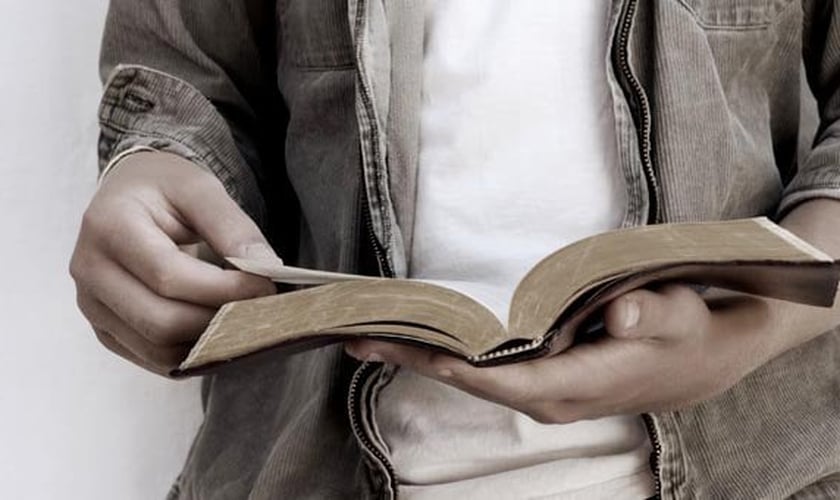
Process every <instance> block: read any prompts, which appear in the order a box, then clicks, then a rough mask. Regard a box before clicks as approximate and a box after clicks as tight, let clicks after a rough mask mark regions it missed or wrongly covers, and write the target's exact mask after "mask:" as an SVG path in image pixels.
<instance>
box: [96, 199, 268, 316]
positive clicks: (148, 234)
mask: <svg viewBox="0 0 840 500" xmlns="http://www.w3.org/2000/svg"><path fill="white" fill-rule="evenodd" d="M123 228H124V230H123V231H122V234H121V235H120V236H119V237H110V238H108V239H107V241H106V245H107V247H108V248H107V253H108V254H109V255H110V256H111V257H112V258H113V259H115V260H116V261H117V262H119V264H121V265H122V266H123V267H125V268H126V269H127V270H128V271H129V272H130V273H131V274H133V275H134V276H135V277H137V278H138V279H139V280H140V281H141V282H143V283H144V284H145V285H146V286H147V287H148V288H150V289H151V290H152V291H154V292H155V293H157V294H158V295H160V296H161V297H166V298H170V299H175V300H181V301H186V302H192V303H195V304H200V305H203V306H207V307H219V306H221V305H222V304H225V303H227V302H231V301H234V300H244V299H249V298H254V297H261V296H265V295H271V294H274V293H275V292H276V289H275V287H274V284H273V283H272V282H271V281H270V280H268V279H265V278H261V277H258V276H254V275H250V274H247V273H243V272H240V271H234V270H224V269H221V268H219V267H217V266H215V265H212V264H210V263H207V262H204V261H202V260H199V259H197V258H195V257H192V256H190V255H189V254H187V253H186V252H183V251H181V250H180V249H179V248H178V246H177V245H176V244H175V242H173V241H172V239H171V238H170V237H169V236H168V235H167V234H165V233H163V232H162V231H161V230H160V228H159V227H157V226H156V225H155V224H154V222H153V221H152V220H151V219H150V218H149V217H148V216H146V215H138V216H133V217H131V218H130V219H129V220H127V221H126V222H125V223H124V224H123Z"/></svg>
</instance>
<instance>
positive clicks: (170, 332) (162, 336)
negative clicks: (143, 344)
mask: <svg viewBox="0 0 840 500" xmlns="http://www.w3.org/2000/svg"><path fill="white" fill-rule="evenodd" d="M137 330H138V332H139V333H140V334H141V335H142V336H143V337H144V338H146V340H148V341H149V342H151V343H152V344H153V345H155V346H160V347H167V346H172V345H174V344H176V343H177V342H176V341H175V340H174V339H173V337H174V335H175V334H176V333H177V332H178V322H177V318H175V317H174V315H173V314H171V313H167V312H166V311H165V310H158V311H155V312H153V313H150V314H148V315H146V316H145V317H143V318H142V319H140V320H138V324H137Z"/></svg>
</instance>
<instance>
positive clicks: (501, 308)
mask: <svg viewBox="0 0 840 500" xmlns="http://www.w3.org/2000/svg"><path fill="white" fill-rule="evenodd" d="M411 281H420V282H423V283H429V284H432V285H437V286H441V287H444V288H448V289H450V290H454V291H456V292H458V293H462V294H464V295H466V296H467V297H469V298H471V299H473V300H474V301H476V302H478V303H479V304H481V305H483V306H484V307H486V308H487V309H488V310H489V311H491V312H492V313H493V314H494V315H495V316H496V318H498V320H499V323H501V324H502V325H505V327H507V324H508V315H509V311H510V301H511V299H512V298H513V292H514V290H513V289H508V288H506V287H504V286H500V285H494V284H490V283H478V282H475V281H460V280H431V279H429V280H427V279H413V280H411Z"/></svg>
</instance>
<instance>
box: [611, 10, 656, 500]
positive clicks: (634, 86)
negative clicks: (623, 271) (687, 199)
mask: <svg viewBox="0 0 840 500" xmlns="http://www.w3.org/2000/svg"><path fill="white" fill-rule="evenodd" d="M637 4H638V0H628V1H627V3H626V4H625V7H624V12H623V13H622V17H621V19H620V21H619V31H618V45H617V50H616V52H615V56H616V59H615V61H614V62H615V63H616V64H617V65H618V67H619V70H620V72H621V76H622V77H623V78H624V82H625V83H626V86H629V91H630V92H629V93H630V97H631V99H632V102H633V104H634V105H635V108H636V109H637V111H638V114H639V116H640V117H641V123H639V124H637V126H638V127H639V142H640V145H641V147H640V150H641V156H642V167H643V170H644V174H645V180H646V181H647V187H648V198H649V211H648V220H647V222H648V223H649V224H656V223H659V222H661V214H660V201H659V200H660V198H659V196H660V195H659V182H658V181H657V179H656V170H655V169H654V159H653V141H652V139H651V135H652V130H651V129H652V121H653V120H652V118H651V113H650V102H649V101H648V98H647V95H646V94H645V91H644V88H643V87H642V84H641V83H640V82H639V80H638V79H637V78H636V75H634V74H633V69H632V68H631V67H630V55H629V52H628V49H627V47H628V45H629V43H630V29H631V28H632V26H633V18H634V17H635V14H636V7H637ZM642 419H643V420H644V422H645V427H646V428H647V432H648V436H650V441H651V445H652V446H653V454H652V455H651V464H650V467H651V470H652V472H653V480H654V489H655V492H656V496H655V498H657V499H661V498H662V478H661V477H660V474H659V466H660V462H661V459H662V442H661V441H660V439H659V433H658V432H657V430H656V425H655V424H654V420H653V416H652V415H650V414H645V415H642Z"/></svg>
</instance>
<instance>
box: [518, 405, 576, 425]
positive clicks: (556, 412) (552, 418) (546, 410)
mask: <svg viewBox="0 0 840 500" xmlns="http://www.w3.org/2000/svg"><path fill="white" fill-rule="evenodd" d="M525 413H526V414H527V415H528V416H529V417H531V418H532V419H533V420H535V421H536V422H537V423H539V424H543V425H561V424H570V423H572V422H575V421H577V420H579V417H578V416H577V415H575V414H573V413H572V412H571V411H570V410H569V409H568V408H567V407H566V406H565V405H562V404H559V403H557V402H545V403H540V404H537V405H534V406H532V407H531V408H530V409H528V410H527V411H526V412H525Z"/></svg>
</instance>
